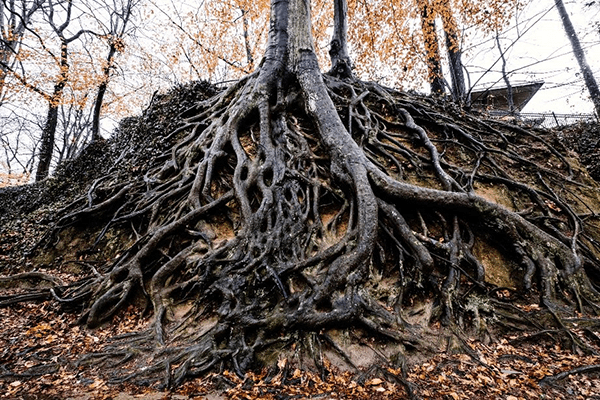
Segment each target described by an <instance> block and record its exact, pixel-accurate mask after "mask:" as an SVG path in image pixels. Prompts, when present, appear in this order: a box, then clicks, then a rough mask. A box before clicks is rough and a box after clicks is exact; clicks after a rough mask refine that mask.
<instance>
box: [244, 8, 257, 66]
mask: <svg viewBox="0 0 600 400" xmlns="http://www.w3.org/2000/svg"><path fill="white" fill-rule="evenodd" d="M246 13H247V11H246V10H244V9H242V24H243V26H244V45H245V46H246V61H247V62H248V66H250V67H252V66H253V65H254V57H252V47H251V46H250V37H249V35H248V18H247V17H246Z"/></svg>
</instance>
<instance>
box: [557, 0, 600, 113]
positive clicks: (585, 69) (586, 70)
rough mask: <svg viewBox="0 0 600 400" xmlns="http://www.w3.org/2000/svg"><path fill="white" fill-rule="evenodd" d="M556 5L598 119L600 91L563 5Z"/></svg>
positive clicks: (561, 2) (561, 3)
mask: <svg viewBox="0 0 600 400" xmlns="http://www.w3.org/2000/svg"><path fill="white" fill-rule="evenodd" d="M554 3H555V4H556V9H557V10H558V14H559V15H560V19H561V21H562V24H563V27H564V29H565V33H566V34H567V37H568V38H569V41H570V42H571V47H572V48H573V55H574V56H575V59H576V60H577V63H578V64H579V68H580V69H581V74H582V75H583V79H584V81H585V85H586V87H587V89H588V92H589V93H590V98H591V99H592V102H593V103H594V108H595V110H596V115H598V116H599V117H600V89H598V83H597V82H596V79H595V78H594V74H593V73H592V70H591V69H590V66H589V65H588V63H587V61H586V59H585V53H584V51H583V49H582V48H581V43H579V38H578V37H577V33H576V32H575V28H574V27H573V24H572V23H571V18H570V17H569V14H568V13H567V10H566V8H565V5H564V3H563V1H562V0H554Z"/></svg>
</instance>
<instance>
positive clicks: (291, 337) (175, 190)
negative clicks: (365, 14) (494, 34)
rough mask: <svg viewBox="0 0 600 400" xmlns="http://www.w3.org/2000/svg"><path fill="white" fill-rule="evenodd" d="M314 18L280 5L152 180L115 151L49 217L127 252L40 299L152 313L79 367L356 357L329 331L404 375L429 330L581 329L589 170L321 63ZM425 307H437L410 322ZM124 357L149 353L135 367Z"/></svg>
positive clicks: (592, 261) (171, 372) (539, 144)
mask: <svg viewBox="0 0 600 400" xmlns="http://www.w3.org/2000/svg"><path fill="white" fill-rule="evenodd" d="M341 9H342V8H340V10H341ZM310 16H311V12H310V3H309V1H308V0H272V1H271V4H270V25H269V34H268V42H267V46H266V49H265V52H264V56H263V59H262V62H261V63H260V65H259V66H258V67H257V69H256V70H255V71H254V72H253V73H251V74H249V75H247V76H245V77H243V78H241V79H240V80H238V81H237V82H235V83H233V84H232V85H231V86H229V87H227V88H226V89H224V90H220V91H219V90H216V91H215V92H214V96H209V97H207V98H206V99H205V100H204V101H202V102H200V103H198V104H196V105H194V106H193V107H192V108H191V109H189V110H188V111H186V112H185V113H184V114H183V116H184V117H185V123H184V124H183V125H182V126H181V127H179V128H178V129H176V130H175V131H173V132H171V133H170V134H168V135H167V136H166V137H165V136H164V134H161V137H162V140H173V141H174V142H173V145H168V146H165V148H164V150H163V151H162V152H161V153H160V154H158V155H156V156H154V157H153V158H152V159H151V160H145V162H144V164H143V166H141V168H144V171H143V173H140V174H139V175H130V173H131V168H129V165H127V164H126V165H124V166H123V169H122V170H120V171H121V172H120V173H117V172H115V171H116V170H115V168H117V167H119V164H118V163H119V162H121V161H120V160H122V157H119V158H118V160H119V161H117V164H116V165H115V166H114V168H111V169H110V170H109V171H107V174H106V175H105V176H103V177H101V178H99V179H98V180H97V181H95V182H94V183H93V184H92V185H91V186H90V188H89V190H86V191H85V194H84V195H83V196H82V197H81V198H80V199H79V200H76V201H73V202H71V203H69V205H68V206H66V207H64V208H62V209H61V210H60V211H59V212H58V213H57V215H56V219H55V227H54V230H53V231H52V232H49V234H48V236H47V240H48V243H49V244H51V245H53V244H54V243H55V240H56V239H57V237H56V234H58V233H59V232H61V231H62V230H63V229H64V228H66V227H73V229H77V228H80V229H83V228H84V226H89V221H90V220H93V221H96V222H101V225H102V226H100V227H99V228H98V227H97V231H96V233H97V238H96V240H95V241H94V244H92V247H95V246H100V247H102V246H106V241H105V240H106V236H105V235H106V233H107V232H108V231H109V230H110V229H115V230H117V231H116V232H120V233H115V237H119V235H121V234H122V235H123V236H122V237H127V238H131V240H132V243H129V244H127V248H126V249H119V251H118V254H117V253H110V254H109V253H107V257H106V262H105V263H104V264H103V265H97V267H94V268H91V269H92V270H93V273H92V274H90V275H89V276H86V277H85V278H83V279H81V280H80V281H78V282H74V283H71V284H68V285H63V286H60V285H55V286H54V287H52V288H51V289H47V291H46V292H44V293H43V294H44V295H50V293H51V296H52V298H53V299H55V300H56V301H57V302H59V303H61V304H63V305H64V306H65V307H78V306H79V305H80V306H81V308H80V309H78V310H79V311H80V312H81V322H82V323H85V324H87V325H88V326H89V327H96V326H98V325H99V324H102V323H104V322H106V321H109V320H110V318H111V317H112V316H113V315H114V314H115V313H117V312H118V311H119V310H120V309H121V308H123V307H124V306H125V305H127V304H129V303H130V302H131V301H132V297H133V296H134V295H135V293H136V292H138V293H139V294H140V295H141V296H142V297H144V298H146V300H147V301H148V304H149V306H151V308H152V311H153V315H154V319H153V321H152V323H151V326H149V327H148V329H145V330H143V331H140V332H137V333H136V334H134V335H127V336H125V337H122V338H121V339H120V340H116V341H115V342H114V343H113V344H111V345H109V346H107V347H106V348H104V349H103V350H102V352H100V353H98V354H96V355H94V354H91V355H89V356H88V358H87V359H88V360H89V358H92V359H94V357H97V359H96V361H95V363H100V362H102V363H111V362H114V364H113V366H122V365H125V366H126V367H131V368H132V370H130V371H127V372H125V371H123V373H122V375H121V376H120V377H118V378H115V379H116V380H117V381H118V380H119V379H140V380H147V379H154V380H161V381H163V382H164V383H165V384H166V385H178V384H180V383H181V382H182V381H183V380H184V379H186V378H188V377H191V376H197V375H201V374H205V373H207V372H208V371H210V370H213V369H217V368H225V367H226V368H230V369H232V370H233V371H235V372H236V373H237V374H238V375H240V376H243V375H244V372H245V371H246V370H247V369H249V368H251V367H253V366H254V365H256V364H255V363H256V359H257V356H258V355H259V354H261V353H264V352H266V351H267V350H269V349H271V350H272V349H278V348H279V347H280V346H282V345H290V344H298V347H297V348H298V349H299V350H298V351H300V349H302V348H305V349H307V350H306V351H307V352H309V353H311V354H312V355H313V356H314V357H315V360H316V365H317V366H322V365H323V363H322V360H321V361H319V357H320V355H319V353H320V352H319V351H314V349H317V348H319V346H321V345H323V344H324V343H329V345H330V347H331V348H332V349H333V351H334V352H337V353H338V355H339V356H340V357H341V358H342V359H344V360H346V361H347V363H348V364H349V365H351V366H352V365H354V364H353V362H352V359H351V355H349V354H347V352H346V351H345V350H344V349H343V348H342V347H341V346H340V345H339V344H338V342H337V341H336V338H335V336H333V335H334V334H333V333H332V329H343V328H350V329H352V330H354V331H355V332H358V331H360V332H362V333H361V335H364V336H365V337H369V338H373V337H377V338H379V339H380V340H381V341H387V342H391V343H394V344H396V347H395V349H396V350H395V352H394V354H393V356H389V357H388V356H387V355H385V354H384V355H382V357H384V356H385V357H387V358H388V359H387V362H389V363H391V364H390V365H392V364H393V365H395V366H397V367H398V366H402V365H403V364H404V363H405V361H406V359H407V357H408V355H409V353H410V352H411V351H432V350H438V349H437V348H435V345H434V344H432V343H438V341H436V340H428V339H429V335H433V334H432V330H433V331H435V334H436V335H437V336H438V337H440V336H441V337H443V338H445V339H446V340H444V341H440V342H444V343H454V344H455V345H456V346H459V347H462V348H463V349H464V350H465V351H469V350H470V348H468V345H467V344H466V335H467V334H468V333H472V334H473V335H474V336H476V337H478V338H480V339H482V340H485V339H486V338H487V340H489V339H490V338H491V335H492V332H491V329H492V328H491V326H490V325H491V324H498V326H505V327H506V328H509V329H510V328H511V327H512V328H515V329H527V328H528V327H535V328H537V329H540V330H541V331H543V332H548V331H547V330H546V329H549V327H558V328H559V329H558V330H559V331H560V332H562V333H564V335H565V337H566V338H569V337H571V338H572V337H573V336H571V329H575V326H577V325H576V324H577V322H573V320H572V319H566V318H565V315H568V316H572V315H573V314H572V313H573V312H574V310H578V311H579V312H581V313H584V314H583V315H587V314H588V313H591V312H593V311H597V308H598V306H597V304H598V301H600V295H599V293H598V292H597V289H596V287H597V286H596V285H597V284H598V278H599V275H598V271H599V270H600V263H599V262H598V258H597V257H596V255H597V254H598V253H599V249H598V245H597V243H598V242H597V240H598V238H597V232H598V225H597V213H596V211H594V208H592V207H594V206H593V205H589V204H586V198H587V197H585V196H587V194H585V193H584V192H580V190H582V187H583V186H585V184H583V183H582V180H584V179H585V176H578V175H577V172H576V170H574V169H573V168H572V167H571V164H570V162H569V160H568V159H567V158H566V157H564V156H562V155H561V153H560V152H558V151H557V150H556V149H555V148H554V147H553V146H552V145H551V144H550V143H549V142H548V141H547V140H545V139H544V138H543V137H540V136H537V135H536V134H535V133H533V132H530V131H528V130H525V129H523V128H520V127H516V126H510V125H506V124H503V123H502V122H498V121H495V122H494V121H483V120H480V119H477V118H476V117H475V116H469V115H466V114H464V113H463V112H462V111H460V110H457V111H456V114H452V112H454V111H453V110H456V108H455V107H451V108H450V109H449V111H448V110H444V109H443V108H442V107H441V106H440V105H439V103H440V102H439V101H438V100H431V99H426V98H415V97H411V96H409V95H407V94H403V93H399V92H397V91H395V90H392V89H388V88H385V87H383V86H380V85H378V84H376V83H370V82H362V81H359V80H357V79H356V78H353V77H351V76H344V79H338V78H337V77H335V76H332V75H329V74H326V75H323V74H321V72H320V69H319V65H318V61H317V55H316V51H315V48H314V44H313V37H312V34H311V18H310ZM336 37H337V38H338V40H339V38H343V35H338V36H336ZM341 40H343V39H341ZM339 45H340V47H339V48H344V46H345V44H344V43H339ZM332 54H333V55H334V57H335V56H336V51H335V50H334V51H333V52H332ZM153 122H154V121H151V123H153ZM532 144H534V145H535V146H532ZM532 147H533V151H531V149H532ZM126 153H127V152H125V151H124V152H123V154H126ZM123 157H124V156H123ZM540 160H543V161H540ZM547 163H550V164H547ZM524 170H527V171H528V173H524V172H523V171H524ZM124 171H128V172H127V173H125V172H124ZM528 176H534V177H535V179H534V180H526V178H527V177H528ZM494 185H496V186H497V187H498V188H500V189H499V192H502V191H509V192H511V193H512V196H511V197H510V198H509V199H508V200H506V206H503V205H501V204H499V203H497V202H494V201H492V200H489V198H493V197H494V193H493V192H492V193H491V192H490V187H493V186H494ZM478 193H480V194H478ZM484 195H485V196H486V197H483V196H484ZM594 196H595V195H594ZM586 207H587V208H586ZM118 230H122V231H118ZM594 232H596V233H594ZM483 243H487V245H486V246H487V247H484V248H483V249H482V248H481V246H483ZM107 247H108V246H107ZM478 249H479V250H478ZM90 250H92V249H90ZM121 250H123V251H121ZM41 251H42V252H43V251H44V250H43V249H42V250H41ZM107 251H109V250H108V248H107ZM92 252H93V251H92ZM108 254H109V255H108ZM490 254H492V256H490ZM490 259H493V260H491V261H490ZM498 260H499V261H498ZM492 267H495V268H503V269H504V268H511V271H507V273H506V275H507V277H508V278H507V279H509V281H510V285H513V284H514V287H512V286H511V287H508V288H507V287H505V285H500V284H494V283H492V282H494V281H493V280H492V278H490V277H489V276H488V277H487V278H486V274H488V273H489V269H490V268H492ZM496 282H497V283H499V282H498V281H496ZM500 292H502V293H503V294H502V296H508V297H509V298H510V299H509V301H507V302H503V301H501V300H500V299H502V298H503V297H502V296H498V295H497V294H498V293H500ZM505 292H506V293H507V294H506V293H505ZM513 292H514V294H520V295H529V296H533V295H539V303H540V305H541V306H543V311H541V312H539V313H538V314H535V315H536V317H535V318H532V316H531V315H529V314H527V312H526V311H523V310H521V309H519V308H518V307H515V306H513V305H512V304H511V302H510V300H512V297H511V296H512V295H511V293H513ZM18 296H19V295H16V297H15V298H11V299H8V300H7V299H5V300H3V301H4V302H5V303H6V302H7V301H13V302H14V301H17V300H18V299H20V298H19V297H18ZM25 298H26V299H31V298H34V296H31V295H29V296H28V297H25ZM25 298H23V299H25ZM424 303H426V304H428V305H429V306H430V307H431V309H430V310H431V311H430V312H427V313H426V314H427V315H426V317H425V318H424V321H423V322H422V324H418V323H415V321H414V318H412V317H413V316H414V315H415V314H418V313H419V312H421V313H425V311H424V308H423V306H422V304H424ZM559 305H560V306H559ZM425 308H426V307H425ZM411 321H412V322H411ZM498 321H499V322H498ZM440 323H441V324H440ZM573 344H574V345H581V344H580V343H578V342H576V341H574V342H573ZM449 347H452V346H449ZM311 349H312V350H313V351H312V352H311ZM449 350H452V348H450V349H449ZM135 357H148V359H145V361H149V363H144V364H137V363H136V364H126V362H127V361H128V360H130V359H132V358H135ZM394 360H395V361H394ZM140 365H144V367H141V366H140ZM115 368H116V367H115ZM398 379H400V380H401V381H403V378H402V377H399V378H398ZM407 388H408V389H407V390H409V391H410V385H408V384H407Z"/></svg>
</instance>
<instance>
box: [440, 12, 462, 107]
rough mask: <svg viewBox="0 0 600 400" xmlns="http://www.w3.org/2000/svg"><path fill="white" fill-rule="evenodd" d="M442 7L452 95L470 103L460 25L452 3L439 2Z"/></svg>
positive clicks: (456, 99)
mask: <svg viewBox="0 0 600 400" xmlns="http://www.w3.org/2000/svg"><path fill="white" fill-rule="evenodd" d="M439 4H440V5H441V7H442V9H441V10H440V14H441V17H442V22H443V24H444V34H445V36H446V49H447V51H448V62H449V64H450V76H451V78H452V96H453V97H454V100H455V101H456V102H458V103H465V104H468V103H469V101H468V99H467V91H466V88H465V74H464V71H463V64H462V51H461V50H460V35H459V32H458V26H457V24H456V20H455V19H454V15H453V13H452V9H450V4H449V3H448V2H445V1H442V2H440V3H439Z"/></svg>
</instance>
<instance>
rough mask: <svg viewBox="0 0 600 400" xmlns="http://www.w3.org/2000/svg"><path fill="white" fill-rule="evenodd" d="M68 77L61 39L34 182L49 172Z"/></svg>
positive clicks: (65, 54) (66, 53)
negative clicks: (57, 69)
mask: <svg viewBox="0 0 600 400" xmlns="http://www.w3.org/2000/svg"><path fill="white" fill-rule="evenodd" d="M68 76H69V62H68V46H67V43H66V41H65V40H64V39H63V40H62V44H61V51H60V70H59V76H58V78H57V81H56V83H55V85H54V90H53V92H52V96H50V97H49V99H48V114H47V116H46V123H45V125H44V129H43V130H42V139H41V142H42V144H41V146H40V151H39V153H38V166H37V170H36V174H35V180H36V182H39V181H41V180H42V179H44V178H46V177H47V176H48V173H49V172H50V164H51V163H52V153H53V151H54V140H55V138H56V128H57V126H58V109H59V107H60V103H61V101H62V96H63V91H64V88H65V86H66V84H67V79H68Z"/></svg>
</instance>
